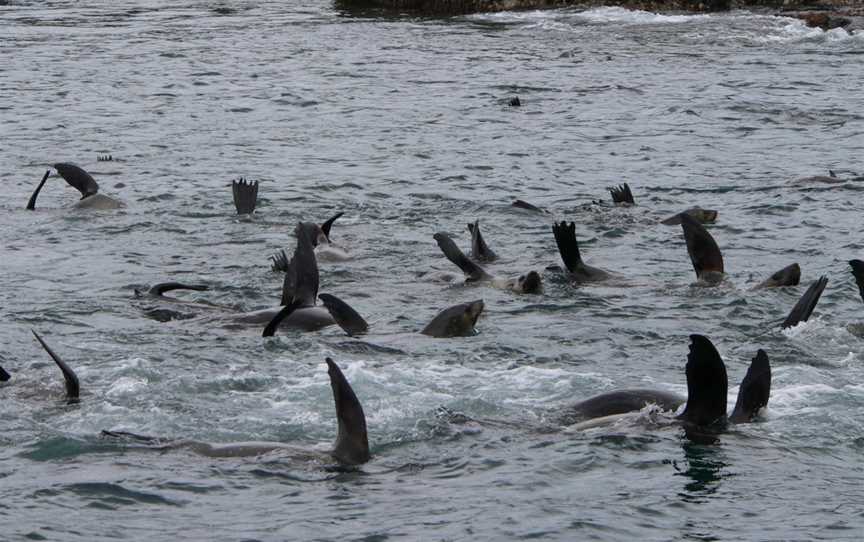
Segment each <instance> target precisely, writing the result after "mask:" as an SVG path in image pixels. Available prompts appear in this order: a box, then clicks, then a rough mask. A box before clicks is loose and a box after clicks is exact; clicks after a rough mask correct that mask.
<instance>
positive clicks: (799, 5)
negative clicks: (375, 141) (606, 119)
mask: <svg viewBox="0 0 864 542" xmlns="http://www.w3.org/2000/svg"><path fill="white" fill-rule="evenodd" d="M335 4H336V7H337V8H338V9H343V10H346V11H352V10H368V9H372V10H376V11H384V12H388V13H392V14H406V15H428V16H449V15H465V14H469V13H479V12H494V11H513V10H528V9H550V8H562V7H572V8H582V9H590V8H596V7H603V6H618V7H623V8H627V9H640V10H644V11H653V12H660V13H663V12H700V13H701V12H718V11H728V10H733V9H746V10H751V11H755V12H759V13H770V14H773V15H783V16H787V17H798V18H800V19H802V20H804V21H805V22H806V23H807V24H808V25H810V26H813V27H818V28H822V29H824V30H828V29H832V28H846V29H848V30H856V29H858V30H862V29H864V3H862V1H861V0H335Z"/></svg>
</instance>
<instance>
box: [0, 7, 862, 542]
mask: <svg viewBox="0 0 864 542" xmlns="http://www.w3.org/2000/svg"><path fill="white" fill-rule="evenodd" d="M0 28H2V31H0V32H2V34H0V36H2V38H0V136H2V137H0V180H2V186H3V189H4V196H5V197H4V198H3V200H2V204H0V205H2V213H0V228H2V232H3V233H2V242H0V250H2V266H0V273H2V275H0V281H2V282H0V283H2V285H3V287H2V288H0V310H2V318H0V337H2V340H3V345H4V348H3V349H2V352H0V365H2V366H3V367H4V368H5V369H6V370H8V371H9V372H10V373H11V374H12V380H10V382H8V383H5V384H2V385H0V398H2V404H3V415H2V416H0V442H2V446H0V525H2V529H0V539H2V540H64V541H74V540H82V541H93V540H145V539H146V540H152V541H161V540H166V541H169V540H170V541H174V540H177V539H180V538H183V539H187V540H226V541H228V540H267V541H269V540H340V541H342V540H365V541H382V540H469V539H470V540H522V539H544V540H589V539H591V540H622V539H628V540H629V539H634V538H635V539H642V540H693V539H698V540H742V539H749V540H781V539H782V540H812V539H828V540H838V539H855V540H858V539H860V538H861V536H862V534H864V511H862V508H861V503H862V502H864V468H862V466H861V465H862V462H861V459H862V454H864V361H862V352H864V332H862V329H864V328H862V324H864V304H862V299H861V298H860V297H859V295H858V291H857V288H856V287H855V283H854V280H853V278H852V276H851V274H850V273H849V267H848V265H847V263H846V262H847V261H848V260H849V259H851V258H861V257H864V239H862V235H861V229H860V227H861V220H860V219H861V212H862V203H861V197H862V194H864V182H861V180H860V179H859V180H855V179H856V178H857V177H860V175H862V173H864V164H862V161H861V160H862V151H864V114H862V111H864V94H862V93H861V91H860V90H861V82H862V75H861V74H862V73H864V71H862V67H864V34H849V33H847V32H845V31H843V30H832V31H830V32H823V31H821V30H814V29H809V28H806V27H805V26H804V25H803V24H802V23H800V22H798V21H795V20H792V19H786V18H777V17H769V16H763V15H754V14H750V13H746V12H733V13H729V14H718V15H695V16H691V15H657V14H650V13H644V12H633V11H626V10H623V9H611V8H607V9H597V10H591V11H587V12H579V11H574V10H551V11H533V12H520V13H501V14H480V15H474V16H467V17H456V18H436V19H424V18H407V17H406V18H387V17H382V16H381V15H380V14H376V13H368V12H360V13H352V12H345V11H342V10H340V9H339V8H337V7H335V6H334V5H333V4H332V3H331V2H326V1H320V0H313V1H311V2H305V3H300V2H276V1H261V2H251V1H236V2H233V1H231V2H229V1H222V2H216V1H212V2H207V1H198V2H194V1H193V2H180V3H178V2H167V1H164V0H163V1H157V0H141V1H135V2H132V1H117V2H113V1H112V2H108V1H88V2H68V1H52V2H36V1H15V0H13V1H11V2H8V3H4V5H2V6H0ZM513 96H519V98H520V99H521V102H522V106H521V107H518V108H515V107H510V106H508V101H509V99H510V98H511V97H513ZM106 154H110V155H111V156H112V157H113V160H112V161H98V160H97V157H98V156H100V155H106ZM63 161H68V162H75V163H77V164H79V165H81V166H82V167H84V168H85V169H87V170H88V171H90V172H91V173H92V174H93V176H94V177H95V178H96V179H97V181H99V183H100V187H101V192H103V193H105V194H109V195H112V196H116V197H119V198H120V199H122V200H124V201H125V202H126V204H127V207H126V208H125V209H121V210H116V211H79V210H74V209H71V208H70V206H71V205H72V204H74V202H75V201H76V200H77V199H78V194H77V192H75V190H73V189H72V188H71V187H69V186H67V185H66V184H65V183H64V182H63V181H62V180H61V179H58V178H51V179H49V181H48V182H47V184H46V186H45V188H44V189H43V191H42V194H41V195H40V197H39V201H38V203H37V209H36V210H35V211H33V212H31V211H27V210H25V209H24V207H25V204H26V202H27V199H28V198H29V195H30V193H31V192H32V190H33V188H34V187H35V185H36V184H37V183H38V181H39V179H40V178H41V176H42V174H43V173H44V172H45V171H46V170H47V169H49V168H50V167H51V164H53V163H56V162H63ZM829 169H830V170H833V171H834V172H835V173H836V174H837V176H838V177H839V178H841V179H842V180H843V182H840V183H837V184H820V183H807V182H805V183H797V182H795V181H796V179H800V178H803V177H807V176H812V175H825V174H827V172H828V170H829ZM241 176H243V177H246V178H251V179H258V180H259V181H260V201H259V206H258V209H257V211H256V213H255V214H254V215H253V216H252V217H247V218H238V217H237V216H236V214H235V212H234V208H233V204H232V200H231V189H230V182H231V180H232V179H236V178H238V177H241ZM623 182H627V183H628V184H629V185H630V186H631V187H632V189H633V192H634V195H635V198H636V202H637V205H636V206H634V207H629V208H616V207H611V206H609V205H605V206H604V205H594V204H592V203H591V202H592V201H593V200H597V199H605V200H607V201H608V199H609V196H608V193H607V191H606V188H607V187H609V186H613V185H616V184H619V183H623ZM517 198H519V199H524V200H527V201H530V202H532V203H534V204H536V205H538V206H541V207H543V208H544V209H546V210H548V213H547V214H538V213H531V212H527V211H523V210H519V209H515V208H513V207H511V202H512V201H513V200H514V199H517ZM694 205H701V206H702V207H707V208H712V209H716V210H718V211H719V217H718V220H717V223H716V224H714V225H712V226H710V231H711V233H712V235H713V236H714V237H715V239H716V240H717V242H718V244H719V246H720V247H721V249H722V250H723V254H724V258H725V262H726V270H727V273H728V277H727V280H726V281H725V282H724V283H723V284H722V285H721V286H719V287H716V288H704V287H698V286H694V280H695V275H694V273H693V270H692V267H691V264H690V262H689V259H688V256H687V252H686V247H685V244H684V240H683V236H682V232H681V228H680V226H665V225H662V224H660V223H659V222H660V220H662V219H663V218H666V217H668V216H670V215H671V214H673V213H676V212H678V211H680V210H683V209H685V208H688V207H691V206H694ZM340 211H341V212H344V213H345V214H344V216H343V217H342V218H341V219H339V220H338V221H337V222H336V224H335V225H334V227H333V232H332V238H333V241H334V242H335V243H337V244H339V245H341V246H342V247H344V248H345V249H347V251H348V252H349V253H350V254H351V258H350V259H349V260H347V261H339V262H333V261H321V262H319V265H320V272H321V291H322V292H328V293H333V294H336V295H338V296H340V297H341V298H343V299H345V300H346V301H348V302H349V303H351V305H352V306H354V307H355V308H356V309H357V310H358V311H359V312H360V313H361V314H362V315H364V317H365V318H366V319H367V320H368V321H369V322H370V324H371V331H370V333H369V334H368V335H366V336H364V337H361V338H349V337H346V336H345V334H344V333H342V332H341V330H339V329H338V328H335V327H331V328H327V329H324V330H322V331H319V332H311V333H302V332H297V331H291V330H282V331H280V333H278V334H277V336H276V337H273V338H270V339H262V338H261V326H251V325H250V326H238V325H234V324H232V323H231V320H230V314H231V313H233V312H240V311H245V310H253V309H258V308H264V307H269V306H274V305H276V304H277V303H278V300H279V296H280V288H281V282H282V280H281V276H280V275H278V274H277V273H274V272H272V271H271V270H270V267H269V257H270V256H271V255H272V254H274V253H276V252H277V251H278V250H280V249H282V248H285V249H287V250H288V251H289V253H290V251H291V250H292V248H293V244H294V242H293V238H292V230H293V228H294V225H295V224H296V223H297V222H298V221H300V220H306V221H316V222H321V221H323V220H325V219H326V218H328V217H329V216H331V215H333V214H334V213H336V212H340ZM475 219H479V220H480V221H481V225H482V227H483V231H484V234H485V237H486V240H487V242H488V243H489V245H490V246H491V247H492V248H493V249H494V250H495V251H496V252H497V253H498V254H499V256H500V257H501V259H500V260H499V261H498V262H496V263H494V264H492V265H490V266H489V270H490V271H491V272H494V273H495V274H498V275H501V276H513V275H518V274H521V273H524V272H526V271H528V270H531V269H534V270H538V271H541V272H542V274H543V280H544V286H545V292H544V293H543V294H542V295H519V294H514V293H511V292H507V291H502V290H497V289H494V288H492V287H489V286H484V285H464V284H463V283H462V280H461V277H459V276H458V269H456V268H455V267H454V266H452V264H450V263H449V262H448V261H447V260H446V259H445V258H444V257H443V255H442V254H441V252H440V251H439V249H438V247H437V245H436V243H435V241H434V240H433V238H432V236H433V234H434V233H435V232H438V231H445V232H449V233H451V234H452V235H453V236H454V238H455V239H456V241H457V243H458V244H459V245H460V246H462V247H463V248H464V249H465V250H467V249H468V246H469V242H470V236H469V235H468V232H467V230H466V227H465V225H466V224H467V223H468V222H473V221H474V220H475ZM555 220H567V221H574V222H575V223H576V231H577V236H578V238H579V241H580V247H581V251H582V255H583V257H584V258H585V260H586V261H587V262H588V263H589V264H591V265H594V266H596V267H601V268H603V269H607V270H610V271H614V272H615V273H616V275H617V276H616V278H615V279H614V280H613V281H611V282H607V283H601V284H594V285H583V286H578V285H573V284H570V283H569V282H568V281H567V280H566V279H565V278H564V277H563V276H561V274H560V273H558V272H556V271H555V270H554V269H549V267H550V266H554V265H560V258H559V256H558V254H557V250H556V246H555V241H554V238H553V236H552V232H551V225H552V222H553V221H555ZM792 262H798V263H799V264H800V265H801V267H802V283H801V285H800V286H797V287H788V288H782V289H777V290H761V291H751V287H752V286H754V285H755V284H757V283H758V282H760V281H761V280H763V279H764V278H765V277H767V276H768V275H770V274H771V273H772V272H774V271H776V270H777V269H780V268H781V267H783V266H785V265H787V264H789V263H792ZM821 275H826V276H827V277H828V279H829V282H828V286H827V289H826V291H825V293H824V295H823V296H822V299H821V301H820V302H819V305H818V306H817V308H816V310H815V312H814V316H813V318H811V319H810V321H809V322H807V323H804V324H802V325H799V326H798V327H796V328H794V329H792V330H786V331H781V330H780V329H779V324H780V322H781V321H782V320H783V319H784V318H785V316H786V315H787V314H788V312H789V310H790V309H791V307H792V306H793V305H794V303H795V301H796V300H797V299H798V297H799V296H800V295H801V294H802V293H803V291H804V290H805V289H806V287H807V285H809V284H810V283H811V282H813V281H814V280H816V279H817V278H818V277H819V276H821ZM171 280H177V281H183V282H194V283H204V284H207V285H209V286H210V290H209V291H206V292H181V293H177V294H176V297H179V298H182V299H183V300H186V301H190V302H196V303H205V302H206V303H213V304H218V305H220V306H222V307H225V308H223V309H219V310H212V309H207V308H201V307H199V306H194V305H192V304H173V305H170V304H168V302H159V301H154V300H152V299H138V298H136V297H135V295H134V290H135V289H136V288H138V289H142V288H146V287H147V286H149V285H151V284H154V283H157V282H163V281H171ZM474 299H483V300H484V302H485V305H486V309H485V311H484V314H483V316H482V317H481V319H480V321H479V322H478V325H477V329H478V334H477V335H476V336H473V337H467V338H454V339H433V338H429V337H426V336H423V335H420V334H418V333H417V331H418V330H420V329H422V327H423V326H424V325H425V324H426V323H427V322H428V321H429V320H430V319H431V318H432V317H433V316H434V315H435V314H436V313H437V312H438V311H440V310H441V309H443V308H445V307H447V306H449V305H453V304H456V303H461V302H466V301H470V300H474ZM165 306H169V307H171V308H173V309H175V310H180V311H181V312H184V314H186V313H188V314H187V315H188V316H189V318H188V319H181V320H174V321H170V322H159V321H156V320H154V319H152V318H149V317H148V316H147V315H148V311H150V310H152V309H154V308H161V307H165ZM31 329H35V330H37V331H38V332H40V333H41V334H42V336H43V337H44V338H45V339H46V341H48V343H49V344H51V345H52V347H53V348H54V350H55V351H57V353H58V354H60V355H61V356H62V357H63V358H64V359H65V360H66V361H67V362H68V363H69V364H70V365H72V366H73V367H74V368H75V370H76V371H77V373H78V375H79V378H80V380H81V386H82V398H81V401H80V403H78V404H73V405H68V404H66V402H65V401H64V400H63V383H62V379H61V377H60V374H59V372H58V371H57V369H56V367H55V366H54V364H53V363H52V362H51V360H50V358H48V356H47V355H46V354H45V352H44V351H42V349H41V348H40V346H39V345H38V343H36V341H35V340H34V338H33V337H32V335H31V332H30V330H31ZM693 333H700V334H704V335H706V336H708V337H710V338H711V339H712V341H713V342H714V344H715V345H716V346H717V348H718V350H719V351H720V353H721V354H722V356H723V358H724V360H725V362H726V365H727V369H728V372H729V381H730V388H729V406H730V409H731V407H732V405H733V404H734V400H735V396H736V394H737V384H738V383H739V382H740V380H741V378H742V377H743V375H744V372H745V371H746V368H747V366H748V364H749V362H750V359H751V358H752V357H753V355H754V354H755V352H756V350H757V349H758V348H763V349H765V350H766V352H767V353H768V355H769V357H770V359H771V363H772V368H773V377H774V378H773V386H772V394H771V400H770V404H769V407H768V409H767V410H766V411H765V412H764V413H763V415H762V416H761V417H760V418H759V420H758V421H757V422H756V423H753V424H748V425H739V426H734V427H732V428H731V429H730V430H729V431H728V432H726V433H725V434H723V435H722V436H721V437H720V440H719V442H718V443H716V444H713V445H704V444H696V443H693V442H690V441H689V440H688V439H686V438H685V436H684V434H683V431H682V429H681V428H680V426H678V425H677V424H675V423H674V421H672V420H671V419H670V417H669V416H668V415H658V414H657V413H656V412H653V411H650V410H646V411H645V412H643V413H640V414H639V415H636V416H634V417H631V418H629V419H625V420H622V421H620V422H618V423H615V424H611V425H605V426H600V427H595V428H592V429H589V430H587V431H566V430H563V431H562V429H564V428H563V427H561V426H560V425H559V424H558V423H557V421H558V419H559V417H558V415H559V414H560V413H561V411H562V410H563V409H565V408H566V407H567V406H568V405H571V404H572V403H574V402H576V401H578V400H580V399H584V398H587V397H589V396H591V395H593V394H595V393H599V392H603V391H608V390H612V389H616V388H622V387H635V386H638V387H654V388H658V389H662V390H667V391H675V392H679V393H686V380H685V376H684V364H685V362H686V355H687V345H688V342H689V341H688V336H689V335H690V334H693ZM326 356H331V357H332V358H334V359H335V360H336V361H337V362H338V363H339V365H340V366H341V367H342V368H343V370H344V371H345V374H346V377H347V378H348V380H349V381H350V382H351V383H352V385H353V387H354V389H355V391H356V393H357V395H358V397H359V398H360V400H361V402H362V403H363V406H364V409H365V411H366V416H367V421H368V426H369V433H370V443H371V446H372V453H373V458H372V460H371V461H370V462H369V463H367V464H365V465H363V466H361V467H359V468H357V469H347V470H346V469H339V468H334V466H333V465H330V464H328V462H326V461H325V462H321V461H318V462H309V461H300V460H298V459H297V458H295V457H292V456H290V455H287V454H280V453H273V454H268V455H265V456H261V457H257V458H234V459H213V458H206V457H201V456H198V455H195V454H194V453H192V452H190V451H188V450H167V451H165V450H162V451H154V450H150V449H147V448H145V447H142V446H135V445H130V444H129V443H127V442H123V441H118V440H115V439H106V438H102V437H100V432H101V430H103V429H111V430H123V431H134V432H137V433H143V434H148V435H157V436H160V437H164V438H169V439H170V438H194V439H199V440H207V441H212V442H234V441H249V440H268V441H281V442H289V443H294V444H297V445H298V446H302V447H307V448H311V449H316V450H327V448H328V446H329V445H330V443H331V442H332V440H333V438H334V437H335V428H336V421H335V416H334V412H333V400H332V395H331V391H330V386H329V381H328V378H327V372H326V367H325V365H324V358H325V357H326Z"/></svg>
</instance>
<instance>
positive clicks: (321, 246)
mask: <svg viewBox="0 0 864 542" xmlns="http://www.w3.org/2000/svg"><path fill="white" fill-rule="evenodd" d="M343 214H344V213H341V212H340V213H336V214H335V215H333V216H331V217H330V218H328V219H327V220H326V221H324V222H323V223H322V224H321V225H320V226H319V225H318V224H315V223H314V222H301V223H300V224H299V225H298V226H297V228H295V231H294V235H295V236H296V235H297V230H298V229H302V230H304V231H305V233H306V235H308V236H309V239H310V240H311V241H312V246H313V248H314V249H315V255H316V257H317V258H318V259H319V260H322V261H331V262H342V261H345V260H348V259H350V258H351V255H350V254H348V252H347V251H346V250H345V249H344V248H342V247H340V246H338V245H336V244H335V243H333V242H332V241H331V240H330V230H331V228H332V227H333V223H334V222H335V221H336V220H337V219H338V218H339V217H341V216H342V215H343ZM270 259H271V260H272V265H271V269H273V271H277V272H278V271H285V270H286V268H287V265H288V260H287V258H285V257H284V253H283V256H282V257H280V256H279V255H278V254H277V255H276V256H271V257H270Z"/></svg>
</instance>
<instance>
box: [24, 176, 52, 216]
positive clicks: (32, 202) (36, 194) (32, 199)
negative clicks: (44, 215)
mask: <svg viewBox="0 0 864 542" xmlns="http://www.w3.org/2000/svg"><path fill="white" fill-rule="evenodd" d="M50 176H51V170H50V169H49V170H48V171H46V172H45V175H44V176H43V177H42V180H41V181H39V186H37V187H36V190H34V191H33V195H32V196H30V201H28V202H27V210H28V211H32V210H34V209H36V198H37V197H39V192H40V191H41V190H42V186H43V185H44V184H45V181H47V180H48V177H50Z"/></svg>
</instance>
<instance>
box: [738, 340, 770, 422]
mask: <svg viewBox="0 0 864 542" xmlns="http://www.w3.org/2000/svg"><path fill="white" fill-rule="evenodd" d="M770 396H771V363H770V362H769V361H768V354H766V353H765V351H764V350H762V349H761V348H760V349H759V351H758V352H756V357H755V358H753V361H752V362H751V363H750V367H749V368H748V369H747V374H746V375H744V380H742V381H741V387H740V388H739V389H738V400H737V401H736V402H735V409H734V410H733V411H732V415H731V416H729V421H730V422H732V423H747V422H750V421H753V418H755V417H756V414H758V413H759V409H761V408H764V407H766V406H768V398H769V397H770Z"/></svg>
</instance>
